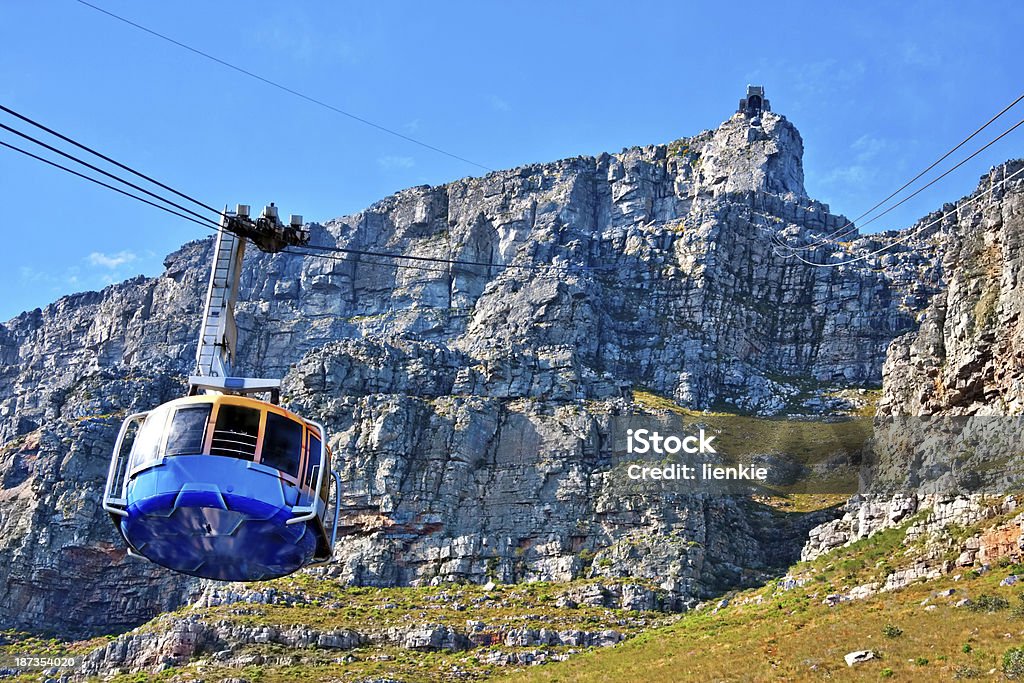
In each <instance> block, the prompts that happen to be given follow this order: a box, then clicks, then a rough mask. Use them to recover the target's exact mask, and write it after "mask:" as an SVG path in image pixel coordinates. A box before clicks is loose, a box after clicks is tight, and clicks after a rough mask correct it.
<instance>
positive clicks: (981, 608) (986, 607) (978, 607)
mask: <svg viewBox="0 0 1024 683" xmlns="http://www.w3.org/2000/svg"><path fill="white" fill-rule="evenodd" d="M1009 607H1010V603H1009V601H1007V599H1006V598H1003V597H1000V596H998V595H989V594H988V593H982V594H981V595H979V596H978V599H977V600H975V601H974V602H972V603H971V604H970V605H968V608H969V609H970V610H971V611H972V612H998V611H1000V610H1004V609H1009Z"/></svg>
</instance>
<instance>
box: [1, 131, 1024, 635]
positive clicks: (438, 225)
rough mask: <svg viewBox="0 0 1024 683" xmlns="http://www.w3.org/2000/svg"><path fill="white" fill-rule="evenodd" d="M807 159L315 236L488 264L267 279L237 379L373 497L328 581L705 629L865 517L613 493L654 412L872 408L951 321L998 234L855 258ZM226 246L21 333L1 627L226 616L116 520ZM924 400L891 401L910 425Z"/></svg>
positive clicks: (778, 154)
mask: <svg viewBox="0 0 1024 683" xmlns="http://www.w3.org/2000/svg"><path fill="white" fill-rule="evenodd" d="M802 153H803V142H802V139H801V137H800V135H799V133H798V131H797V130H796V128H795V127H794V126H793V125H792V124H791V123H790V122H789V121H787V120H786V119H785V117H783V116H781V115H778V114H774V113H771V112H767V111H765V112H761V113H760V114H758V115H752V114H750V113H749V112H741V113H737V114H735V115H733V116H732V117H730V118H729V119H728V120H727V121H725V122H724V123H723V124H722V125H721V126H720V127H719V128H717V129H716V130H714V131H704V132H702V133H700V134H698V135H696V136H694V137H691V138H682V139H679V140H676V141H674V142H672V143H669V144H665V145H652V146H647V147H638V148H630V149H625V150H623V151H622V152H621V153H618V154H602V155H600V156H598V157H576V158H572V159H565V160H561V161H557V162H553V163H548V164H535V165H529V166H524V167H520V168H517V169H512V170H508V171H498V172H494V173H490V174H488V175H487V176H485V177H482V178H467V179H463V180H459V181H456V182H453V183H450V184H448V185H444V186H440V187H428V186H421V187H415V188H410V189H408V190H404V191H402V192H398V193H396V194H394V195H392V196H390V197H388V198H386V199H384V200H382V201H380V202H378V203H376V204H374V205H373V206H371V207H369V208H367V209H366V210H365V211H363V212H361V213H359V214H356V215H353V216H346V217H342V218H338V219H335V220H332V221H328V222H327V223H325V224H323V225H316V224H314V225H311V226H310V229H311V231H312V236H313V237H312V239H313V243H314V244H319V245H327V246H337V247H342V248H345V249H350V250H359V251H364V252H365V251H376V252H388V253H395V252H400V253H402V254H405V255H408V256H420V257H439V258H443V259H453V260H456V261H461V262H463V263H454V264H450V265H443V264H437V263H432V262H422V261H407V262H405V263H406V264H407V265H410V266H413V265H415V266H417V267H416V268H411V267H410V268H396V267H395V262H394V259H388V258H384V257H371V256H366V255H356V254H348V255H345V256H342V255H340V254H338V255H337V258H336V259H333V260H329V259H323V258H313V257H309V258H299V257H296V256H294V255H287V254H278V255H274V256H269V255H265V254H259V253H255V252H253V253H250V254H248V255H247V257H246V261H245V270H244V273H243V277H242V287H243V296H244V298H245V299H246V301H244V302H242V303H240V304H239V310H238V315H237V318H238V324H239V330H240V336H241V339H240V344H241V346H240V353H239V356H240V359H239V361H240V362H239V364H238V365H239V366H240V367H239V369H240V370H241V371H245V372H247V374H250V375H251V376H270V377H273V376H284V377H285V382H284V387H283V393H284V401H285V402H286V404H288V405H289V406H290V407H292V408H293V409H295V410H296V411H298V412H300V413H301V414H304V415H306V416H308V417H310V418H313V419H316V420H318V421H320V422H322V423H323V424H324V425H325V426H326V428H327V430H328V433H329V434H330V435H331V444H332V447H333V449H334V452H335V454H336V468H337V470H338V471H339V473H340V474H341V477H342V481H343V486H342V494H341V496H340V500H341V505H342V518H343V525H344V530H345V531H346V535H345V536H344V537H343V538H342V539H341V540H339V543H338V547H337V549H336V563H335V564H334V565H333V566H331V567H329V568H327V569H324V570H317V572H318V573H317V576H322V577H325V578H330V579H331V580H334V581H337V582H340V583H341V584H352V585H361V586H415V585H427V584H443V583H447V582H470V583H485V582H488V581H496V582H502V583H515V582H520V581H529V580H538V579H539V580H548V581H569V580H573V579H578V578H580V577H592V578H599V579H601V580H608V581H621V580H634V581H640V582H644V583H647V584H652V585H654V586H656V590H657V592H658V597H657V600H658V601H659V603H660V604H663V605H665V606H666V608H667V609H684V608H687V607H692V606H694V605H696V604H697V603H698V602H699V601H702V600H707V599H709V598H711V597H713V596H716V595H720V594H721V593H722V592H724V591H727V590H730V589H733V588H737V587H743V586H755V585H759V584H760V583H763V582H764V581H765V580H767V579H768V578H770V577H772V576H777V575H779V574H780V573H781V572H784V571H785V568H786V567H788V566H789V565H790V564H791V563H792V562H794V561H795V560H796V559H797V558H798V557H799V555H800V551H801V548H802V546H803V545H804V542H805V540H806V538H807V533H808V531H809V530H810V529H811V528H812V527H815V526H816V525H819V524H822V523H823V522H826V521H827V520H828V519H830V518H831V517H833V516H836V515H839V514H841V512H840V511H836V510H834V509H825V510H817V511H811V512H806V513H804V512H789V513H785V514H780V513H779V512H778V511H777V510H775V509H773V508H771V507H769V506H766V505H763V504H761V503H758V502H755V501H751V500H743V499H736V498H730V497H721V496H707V495H702V494H693V495H673V496H666V495H664V494H663V492H661V491H659V490H651V491H647V492H643V491H641V492H633V493H630V494H629V495H623V494H622V492H620V491H618V490H616V489H615V486H614V482H613V481H612V480H611V479H610V478H609V477H608V476H607V473H608V470H609V467H610V466H611V464H612V462H613V458H612V454H611V440H612V438H611V436H612V435H611V433H610V430H611V427H610V423H611V420H612V418H614V417H616V416H618V415H623V414H630V413H633V412H637V411H639V412H644V411H646V410H649V409H650V408H651V407H652V406H653V407H655V408H660V407H662V406H669V407H671V408H672V409H679V410H692V411H704V410H714V411H719V412H728V413H731V414H737V415H744V416H775V415H787V414H802V415H814V414H818V413H822V412H829V413H831V412H835V411H840V412H841V411H855V410H858V409H863V408H865V404H866V403H867V404H868V407H870V401H869V399H870V397H871V396H872V394H873V392H876V391H877V390H878V388H879V387H880V386H881V385H882V380H883V366H884V365H885V363H886V352H887V349H889V348H890V345H891V344H892V343H893V342H894V340H897V342H898V344H900V345H906V344H907V343H911V340H912V339H914V337H913V335H915V334H918V335H920V334H925V333H926V332H927V330H926V328H924V327H921V328H920V329H919V324H918V316H919V314H921V313H922V312H926V319H927V320H936V319H937V318H936V317H935V316H936V315H937V314H936V313H935V312H934V311H935V310H936V307H937V306H938V303H936V297H935V296H934V295H935V294H936V292H941V291H943V289H944V288H947V289H948V288H949V287H951V286H952V285H949V284H948V280H947V279H944V278H945V277H946V275H947V273H948V271H949V267H950V264H949V263H948V262H947V261H946V260H944V259H945V254H946V253H948V252H944V251H943V250H944V245H945V244H946V240H947V234H948V233H950V232H956V231H957V230H958V229H959V228H960V226H962V225H968V224H970V223H971V221H973V220H975V218H974V214H973V213H965V215H964V216H957V217H956V219H955V220H953V221H946V222H944V223H942V224H940V225H938V226H931V227H928V228H927V229H921V230H917V231H915V230H914V229H913V228H911V230H910V232H909V233H906V234H904V233H899V232H892V233H884V234H879V235H870V236H859V235H857V234H856V233H855V232H854V233H852V234H850V235H845V234H844V236H843V239H842V241H836V240H834V239H829V235H830V234H831V233H833V232H835V231H838V230H840V229H844V228H845V227H846V226H847V223H848V221H847V219H845V218H844V217H842V216H839V215H835V214H832V213H830V211H829V207H828V206H826V205H824V204H822V203H820V202H817V201H815V200H813V199H811V198H809V197H808V196H807V195H806V192H805V190H804V187H803V169H802V161H801V158H802ZM1019 192H1020V185H1019V183H1018V184H1015V185H1013V186H1012V189H1006V190H1005V195H1000V196H999V197H998V198H997V199H996V200H994V203H1000V202H1002V203H1005V202H1007V199H1008V197H1010V196H1012V197H1018V196H1019ZM1014 201H1016V200H1014ZM985 211H988V209H986V210H985ZM1017 215H1018V214H1016V213H1013V214H1012V215H1009V216H1008V218H1007V220H1008V221H1011V222H1015V221H1017V220H1019V219H1018V218H1017ZM844 232H845V231H844ZM952 239H959V238H956V237H954V238H952ZM778 242H784V243H785V244H789V245H797V246H800V245H803V248H802V249H801V250H800V251H799V252H797V253H799V254H800V255H801V256H802V259H799V258H795V257H793V255H792V254H793V252H792V251H791V250H789V249H786V248H783V247H780V246H779V245H778ZM882 247H888V248H889V250H888V251H887V252H886V253H885V254H884V255H882V256H878V257H875V256H871V254H872V252H875V251H876V250H878V249H880V248H882ZM211 250H212V241H211V240H209V239H207V240H201V241H197V242H193V243H190V244H187V245H185V246H184V247H182V248H181V249H180V250H179V251H177V252H175V253H173V254H171V255H169V256H168V257H167V259H166V260H165V267H166V270H165V272H164V273H163V274H162V275H161V276H160V277H156V278H144V277H138V278H134V279H132V280H128V281H126V282H123V283H120V284H117V285H112V286H110V287H108V288H106V289H104V290H103V291H102V292H91V293H85V294H78V295H74V296H70V297H65V298H62V299H61V300H59V301H57V302H55V303H53V304H51V305H49V306H47V307H46V308H45V309H43V310H39V309H37V310H35V311H31V312H28V313H24V314H22V315H21V316H18V317H17V318H14V319H13V320H11V321H8V322H7V323H5V324H4V325H2V326H0V358H2V360H3V363H2V366H0V441H2V442H3V443H4V445H3V447H2V449H0V557H3V558H4V560H5V562H3V564H2V565H0V587H2V589H0V627H5V628H19V629H24V630H28V631H31V632H35V633H44V632H52V633H57V634H59V635H61V636H74V637H85V636H90V635H96V634H105V633H112V632H117V631H120V630H125V629H128V628H131V627H133V626H136V625H138V624H141V623H143V622H145V621H146V620H148V619H150V618H152V617H154V616H155V615H157V614H160V613H162V612H165V611H168V610H172V609H174V608H176V607H178V606H180V605H184V604H188V603H189V602H190V601H196V600H200V599H202V596H204V595H209V592H210V591H211V590H212V588H211V587H210V586H209V585H207V584H203V583H202V582H199V581H196V580H193V579H189V578H187V577H182V576H179V575H175V574H172V573H170V572H167V571H165V570H163V569H161V568H159V567H155V566H153V565H149V564H145V563H139V562H137V561H135V560H132V559H130V558H126V556H125V551H124V548H123V546H122V545H121V544H120V543H119V540H118V537H117V535H116V533H115V531H114V529H113V527H112V525H111V524H110V522H109V520H108V519H107V517H106V515H105V513H103V512H102V511H101V509H100V507H99V498H100V493H101V490H102V484H103V480H104V478H105V475H106V469H107V465H108V462H109V454H110V450H111V447H112V444H113V440H114V438H115V436H116V433H117V429H118V426H119V424H120V420H121V418H123V416H124V415H126V414H127V413H131V412H135V411H138V410H144V409H148V408H151V407H153V406H155V405H157V404H159V403H161V402H164V401H166V400H169V399H171V398H174V397H176V396H179V395H181V394H182V392H183V391H184V382H185V377H186V376H187V374H188V373H189V371H190V370H191V369H192V363H193V362H194V361H193V359H194V354H195V344H196V338H197V336H198V326H199V319H200V316H201V305H202V300H203V297H204V294H205V285H206V279H207V273H208V264H209V261H210V258H211ZM1014 253H1015V252H1014ZM839 261H850V263H849V264H847V265H842V266H839V267H820V266H821V265H822V264H826V263H836V262H839ZM808 262H810V263H808ZM476 264H489V265H476ZM1006 289H1007V292H1009V291H1010V290H1012V284H1007V285H1006ZM950 291H951V290H950ZM986 291H987V290H986ZM1000 291H1001V290H1000ZM947 296H948V295H947ZM947 306H948V304H947ZM947 310H948V308H947ZM929 324H932V323H929ZM943 329H944V328H943ZM951 329H952V328H951ZM922 343H923V342H920V341H916V342H913V343H912V344H917V346H918V347H920V346H921V344H922ZM899 348H902V347H899ZM945 348H952V347H950V346H949V345H947V346H946V347H945ZM894 353H896V351H891V352H890V362H891V363H894V362H896V361H893V360H892V359H893V358H895V357H896V356H894V355H892V354H894ZM919 355H920V354H919ZM921 358H922V359H923V360H922V361H921V363H920V364H918V365H915V366H914V367H915V368H916V367H919V366H920V367H922V368H927V367H928V363H932V362H934V361H932V360H931V357H928V359H924V356H921ZM965 367H966V366H965ZM966 371H967V370H965V372H966ZM889 372H890V374H893V375H894V376H895V375H896V374H899V372H900V371H891V370H890V371H889ZM906 372H910V371H909V370H908V371H906ZM922 372H927V370H922ZM894 381H895V380H894ZM900 381H901V382H903V383H904V384H905V385H906V386H907V387H912V386H916V385H917V384H919V379H918V378H917V377H916V376H913V375H910V374H908V375H907V376H906V378H905V379H903V380H900ZM993 381H994V380H993ZM896 386H897V385H896V384H892V385H891V388H890V389H888V390H887V392H888V393H887V394H886V398H885V399H884V400H883V403H884V404H885V405H894V404H895V403H898V402H900V401H907V400H909V399H906V398H905V394H906V391H903V390H899V389H897V388H896ZM901 392H902V393H901ZM909 405H916V404H913V403H911V404H909ZM655 412H657V411H655ZM620 599H621V596H620ZM626 602H629V601H628V600H627V601H626Z"/></svg>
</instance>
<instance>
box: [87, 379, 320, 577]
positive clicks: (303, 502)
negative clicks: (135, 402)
mask: <svg viewBox="0 0 1024 683" xmlns="http://www.w3.org/2000/svg"><path fill="white" fill-rule="evenodd" d="M223 406H228V408H223ZM227 411H234V413H238V412H239V411H250V415H251V416H256V415H259V418H258V421H257V422H255V423H251V425H250V426H251V432H252V433H251V434H248V435H247V434H242V433H232V432H225V431H224V430H223V429H219V427H221V426H222V424H221V423H222V418H221V416H222V415H225V414H226V413H227ZM179 413H182V414H183V415H185V419H183V420H180V422H186V423H187V422H190V424H185V425H184V427H185V429H184V430H182V429H180V427H181V425H179V424H178V423H179V418H178V415H179ZM190 416H191V421H189V417H190ZM272 416H273V417H272ZM197 417H198V418H201V419H200V420H196V418H197ZM271 422H273V423H275V424H276V425H285V426H286V427H287V428H288V429H287V431H288V432H290V434H289V436H291V437H293V442H292V443H289V442H288V440H287V439H282V438H281V437H280V435H278V436H277V437H276V440H275V438H274V437H273V436H270V435H268V431H267V430H268V429H269V425H270V423H271ZM133 423H136V424H138V423H141V427H140V428H139V430H138V432H137V434H136V437H135V441H134V443H133V445H132V448H131V449H130V450H129V451H128V452H127V453H122V452H121V451H123V450H124V446H123V443H122V442H123V438H124V436H125V432H127V431H128V430H129V429H130V426H131V425H132V424H133ZM322 435H323V431H322V428H321V427H320V426H319V425H316V424H315V423H309V422H307V421H305V420H303V419H302V418H300V417H298V416H297V415H294V414H293V413H290V412H289V411H287V410H285V409H283V408H280V407H279V406H274V405H271V404H268V403H264V402H262V401H256V400H254V399H250V398H244V397H235V396H214V395H207V396H196V397H192V398H184V399H179V400H177V401H172V402H170V403H167V404H164V405H162V406H160V407H159V408H157V409H155V410H153V411H151V412H149V413H142V414H139V415H135V416H132V417H131V418H129V419H128V420H126V421H125V427H124V429H122V434H121V435H120V436H119V439H118V446H117V447H116V449H115V454H116V455H115V458H114V460H113V461H112V463H111V477H110V478H109V481H108V492H107V496H106V497H105V504H104V507H105V508H106V509H107V511H108V512H110V514H111V517H112V518H113V520H114V523H115V525H116V526H117V528H118V531H120V532H121V535H122V536H123V537H124V540H125V542H126V543H127V544H128V547H129V548H130V549H131V551H132V552H133V554H137V555H140V556H142V557H145V558H147V559H149V560H151V561H153V562H155V563H157V564H160V565H162V566H164V567H167V568H169V569H173V570H174V571H178V572H182V573H184V574H190V575H193V576H199V577H202V578H208V579H219V580H222V581H258V580H264V579H271V578H276V577H279V576H284V575H286V574H290V573H292V572H294V571H296V570H297V569H300V568H302V567H306V566H310V565H315V564H318V563H323V562H326V561H327V560H329V559H330V556H331V549H332V547H333V544H334V536H335V534H336V529H337V516H338V507H337V505H335V510H334V520H333V525H332V531H331V534H330V537H328V534H327V529H326V525H325V521H326V520H325V517H326V512H327V490H328V487H327V486H326V485H325V484H327V483H328V482H325V481H324V477H323V476H321V472H327V471H330V468H329V462H330V460H329V451H328V450H327V449H326V447H325V446H324V445H323V440H322ZM295 436H298V439H297V440H295V439H294V437H295ZM282 444H283V445H284V448H281V447H280V446H281V445H282ZM275 446H276V448H273V447H275ZM118 454H119V455H120V456H121V457H120V462H119V459H118V457H117V455H118ZM274 454H276V455H278V456H280V455H282V454H284V455H287V456H290V462H288V463H282V462H281V460H282V459H281V458H280V457H278V458H277V460H276V461H275V462H274V463H273V464H266V462H265V461H267V460H268V459H270V457H271V455H274ZM286 459H288V458H286ZM279 468H283V469H279ZM118 470H120V474H119V472H118ZM331 475H332V476H333V478H334V480H335V484H337V475H336V474H334V473H333V472H331ZM110 484H113V485H114V488H115V489H116V490H111V489H110V488H109V485H110ZM118 485H119V486H118Z"/></svg>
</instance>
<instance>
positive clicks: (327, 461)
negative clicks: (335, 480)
mask: <svg viewBox="0 0 1024 683" xmlns="http://www.w3.org/2000/svg"><path fill="white" fill-rule="evenodd" d="M330 492H331V454H330V452H329V451H328V452H327V453H324V476H323V483H322V484H321V485H320V498H322V499H323V500H324V502H327V497H328V496H329V495H330Z"/></svg>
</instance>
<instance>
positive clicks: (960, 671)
mask: <svg viewBox="0 0 1024 683" xmlns="http://www.w3.org/2000/svg"><path fill="white" fill-rule="evenodd" d="M980 675H981V672H980V671H978V670H977V669H975V668H974V667H973V666H968V665H967V664H961V665H960V666H958V667H957V668H955V669H954V670H953V680H956V681H959V680H962V679H964V678H977V677H978V676H980Z"/></svg>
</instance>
